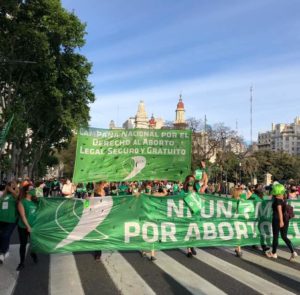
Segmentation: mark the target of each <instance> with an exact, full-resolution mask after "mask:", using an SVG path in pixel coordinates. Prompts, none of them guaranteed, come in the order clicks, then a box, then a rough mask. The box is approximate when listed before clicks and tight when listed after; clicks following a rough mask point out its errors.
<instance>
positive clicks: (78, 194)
mask: <svg viewBox="0 0 300 295" xmlns="http://www.w3.org/2000/svg"><path fill="white" fill-rule="evenodd" d="M87 196H88V193H87V190H86V187H85V185H84V184H83V183H78V185H77V187H76V190H75V198H79V199H85V198H86V197H87Z"/></svg>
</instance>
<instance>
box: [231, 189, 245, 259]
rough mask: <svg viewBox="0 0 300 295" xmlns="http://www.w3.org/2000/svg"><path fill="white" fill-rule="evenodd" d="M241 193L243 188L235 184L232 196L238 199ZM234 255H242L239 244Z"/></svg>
mask: <svg viewBox="0 0 300 295" xmlns="http://www.w3.org/2000/svg"><path fill="white" fill-rule="evenodd" d="M242 193H243V188H242V187H241V186H240V185H236V186H235V187H234V189H233V190H232V197H233V198H234V199H235V200H237V201H239V200H240V199H241V194H242ZM234 252H235V255H236V257H242V255H243V252H242V248H241V246H236V248H235V250H234Z"/></svg>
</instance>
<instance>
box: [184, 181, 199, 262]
mask: <svg viewBox="0 0 300 295" xmlns="http://www.w3.org/2000/svg"><path fill="white" fill-rule="evenodd" d="M191 192H193V193H195V192H197V187H196V182H195V177H194V175H188V176H187V177H186V178H185V181H184V183H183V190H182V191H181V195H184V194H187V193H191ZM193 255H197V251H196V249H195V248H194V247H191V248H187V257H189V258H192V257H193Z"/></svg>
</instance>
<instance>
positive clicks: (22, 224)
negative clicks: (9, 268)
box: [17, 185, 38, 271]
mask: <svg viewBox="0 0 300 295" xmlns="http://www.w3.org/2000/svg"><path fill="white" fill-rule="evenodd" d="M35 199H36V198H35V189H34V187H33V186H31V185H26V186H24V187H22V189H21V194H20V201H19V203H18V212H19V215H20V218H19V222H18V233H19V240H20V264H19V265H18V267H17V271H20V270H22V269H23V268H24V267H25V264H24V262H25V253H26V245H27V242H28V238H29V237H30V233H31V226H32V225H33V223H34V221H35V218H36V211H37V202H36V200H35ZM30 256H31V258H32V259H33V262H34V263H37V262H38V258H37V255H36V253H33V252H31V253H30Z"/></svg>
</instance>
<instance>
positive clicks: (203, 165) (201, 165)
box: [200, 159, 206, 168]
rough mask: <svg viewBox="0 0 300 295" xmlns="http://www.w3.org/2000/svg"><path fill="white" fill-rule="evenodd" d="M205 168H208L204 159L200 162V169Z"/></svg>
mask: <svg viewBox="0 0 300 295" xmlns="http://www.w3.org/2000/svg"><path fill="white" fill-rule="evenodd" d="M205 166H206V164H205V160H204V159H202V160H201V161H200V167H201V168H205Z"/></svg>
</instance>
